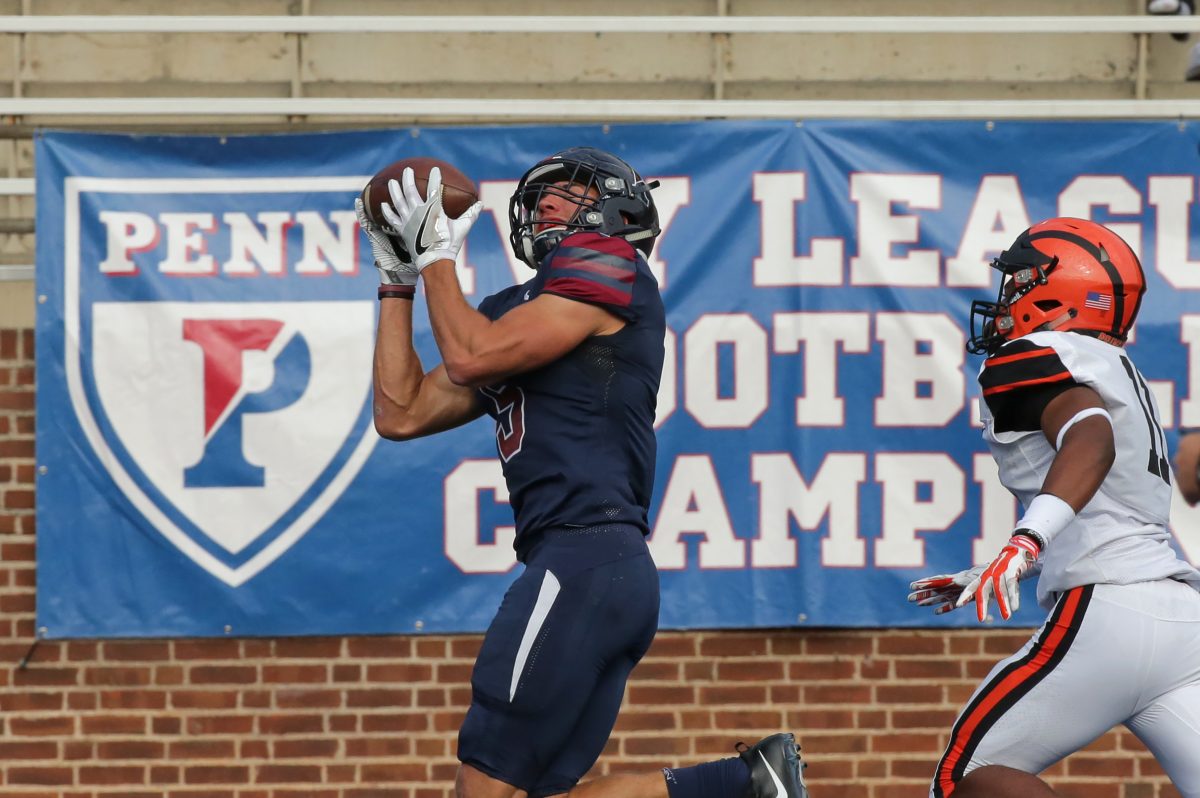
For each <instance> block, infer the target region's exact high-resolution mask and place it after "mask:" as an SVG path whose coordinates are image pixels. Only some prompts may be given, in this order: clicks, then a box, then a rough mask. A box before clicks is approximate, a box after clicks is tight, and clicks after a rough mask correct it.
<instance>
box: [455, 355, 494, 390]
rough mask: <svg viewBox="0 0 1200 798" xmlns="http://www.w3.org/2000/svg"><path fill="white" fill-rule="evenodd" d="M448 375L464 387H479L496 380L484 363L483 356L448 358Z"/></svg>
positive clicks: (456, 383)
mask: <svg viewBox="0 0 1200 798" xmlns="http://www.w3.org/2000/svg"><path fill="white" fill-rule="evenodd" d="M443 365H444V366H445V367H446V377H447V378H448V379H449V380H450V382H452V383H454V384H455V385H458V386H460V387H463V388H478V387H480V386H481V385H489V384H491V383H493V382H495V375H494V374H492V373H491V371H490V370H489V369H487V368H486V367H485V365H484V361H483V360H482V359H481V358H474V357H463V358H455V359H452V360H446V361H444V362H443Z"/></svg>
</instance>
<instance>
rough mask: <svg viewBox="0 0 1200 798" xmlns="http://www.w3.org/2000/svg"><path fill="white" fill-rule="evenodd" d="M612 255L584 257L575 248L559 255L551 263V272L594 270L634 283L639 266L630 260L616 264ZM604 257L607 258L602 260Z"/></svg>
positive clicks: (620, 280) (612, 277)
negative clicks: (611, 258)
mask: <svg viewBox="0 0 1200 798" xmlns="http://www.w3.org/2000/svg"><path fill="white" fill-rule="evenodd" d="M610 257H611V256H609V255H602V256H601V257H600V258H597V257H591V256H590V255H583V256H582V257H580V256H579V254H578V253H577V252H576V251H575V250H569V251H568V252H567V254H565V255H563V254H560V255H557V256H555V258H554V262H553V263H552V264H551V265H550V273H551V274H552V275H553V274H555V273H556V272H558V271H559V270H560V269H562V270H575V269H578V270H579V271H585V272H593V273H595V274H598V275H600V276H601V277H608V278H610V279H613V280H617V281H618V282H622V283H632V282H633V278H634V277H636V276H637V268H636V267H635V266H634V265H633V263H632V262H630V261H622V262H621V264H622V265H616V264H614V263H612V262H611V261H610V260H607V259H608V258H610ZM601 258H604V259H605V260H602V259H601Z"/></svg>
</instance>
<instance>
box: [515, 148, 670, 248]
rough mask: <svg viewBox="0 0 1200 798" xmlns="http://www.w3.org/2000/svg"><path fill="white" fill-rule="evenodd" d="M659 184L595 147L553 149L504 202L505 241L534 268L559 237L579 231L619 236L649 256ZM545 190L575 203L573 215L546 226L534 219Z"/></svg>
mask: <svg viewBox="0 0 1200 798" xmlns="http://www.w3.org/2000/svg"><path fill="white" fill-rule="evenodd" d="M562 183H569V184H573V185H574V186H575V187H576V188H575V190H574V191H570V190H567V189H566V188H563V187H562V186H560V185H556V184H562ZM658 185H659V183H658V181H657V180H653V181H651V182H649V183H647V182H646V181H644V180H642V177H641V175H639V174H638V173H637V172H636V171H634V169H633V167H632V166H630V165H629V164H627V163H625V162H624V161H622V160H621V159H620V158H618V157H617V156H615V155H612V154H610V153H607V152H605V151H604V150H598V149H596V148H595V147H571V148H570V149H567V150H563V151H562V152H559V153H555V154H554V155H551V156H550V157H549V158H546V159H545V160H542V161H540V162H538V163H537V164H535V165H534V166H533V168H532V169H530V170H529V171H528V172H526V173H525V175H524V177H522V178H521V182H520V183H518V184H517V190H516V191H514V192H513V195H512V199H511V200H509V203H508V222H509V225H510V228H509V229H510V231H511V232H510V233H509V236H508V240H509V243H511V244H512V248H513V252H515V253H516V255H517V257H518V258H520V259H521V260H523V261H525V263H527V264H529V266H531V267H533V268H534V269H536V268H537V267H538V264H540V263H541V262H542V258H544V257H546V255H548V254H550V251H551V250H552V249H554V248H555V247H556V246H558V243H559V242H560V241H562V240H563V239H564V238H566V237H567V236H569V235H571V234H572V233H577V232H579V231H581V230H594V231H596V232H599V233H604V234H605V235H609V236H614V237H616V238H623V239H625V240H626V241H628V242H629V243H631V244H633V245H634V246H635V247H637V248H638V249H639V250H641V252H642V254H643V255H649V254H650V251H651V250H652V249H653V248H654V239H655V238H657V237H658V234H659V233H660V232H662V231H661V230H660V229H659V226H658V210H657V209H656V208H655V207H654V198H653V197H651V196H650V190H651V189H653V188H657V187H658ZM580 189H582V191H580ZM547 195H551V196H556V197H560V198H564V199H567V200H569V201H570V202H571V203H572V204H574V205H576V206H577V208H576V211H575V214H574V216H573V217H572V218H570V219H567V220H563V221H562V222H557V221H556V222H554V223H553V225H551V226H549V227H547V225H546V223H545V222H544V221H540V220H539V219H538V218H537V216H538V205H539V204H540V203H541V202H542V200H543V198H545V197H546V196H547ZM539 228H544V229H539Z"/></svg>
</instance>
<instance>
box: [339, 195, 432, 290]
mask: <svg viewBox="0 0 1200 798" xmlns="http://www.w3.org/2000/svg"><path fill="white" fill-rule="evenodd" d="M354 215H355V216H357V217H358V226H359V227H361V228H362V231H363V232H364V233H366V234H367V239H368V240H369V241H370V242H371V254H372V255H373V256H374V257H375V268H376V269H378V270H379V282H381V283H383V284H384V285H416V284H417V267H416V265H415V264H414V263H413V262H412V257H410V256H409V254H408V253H407V252H405V251H404V249H403V245H402V244H401V243H400V242H399V241H398V240H396V239H394V238H391V237H389V236H388V234H387V233H385V232H383V230H381V229H380V227H379V225H377V224H375V223H374V222H372V221H371V219H370V217H368V216H367V213H366V211H365V210H364V208H363V201H362V198H356V199H355V200H354Z"/></svg>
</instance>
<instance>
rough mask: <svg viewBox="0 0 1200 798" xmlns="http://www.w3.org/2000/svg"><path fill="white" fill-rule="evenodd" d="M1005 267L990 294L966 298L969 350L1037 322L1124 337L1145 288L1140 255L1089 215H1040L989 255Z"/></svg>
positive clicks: (986, 348)
mask: <svg viewBox="0 0 1200 798" xmlns="http://www.w3.org/2000/svg"><path fill="white" fill-rule="evenodd" d="M992 268H993V269H999V270H1000V272H1001V273H1002V274H1003V275H1004V278H1003V279H1002V280H1001V282H1000V293H999V295H998V296H997V297H996V301H995V302H984V301H981V300H976V301H975V302H972V303H971V338H970V340H969V341H968V342H967V351H969V352H971V353H973V354H977V355H979V354H985V353H989V354H990V353H992V352H994V351H995V350H996V349H998V348H999V347H1001V346H1002V345H1004V343H1005V342H1007V341H1012V340H1014V339H1016V338H1020V337H1022V336H1024V335H1028V334H1029V333H1032V332H1038V331H1041V330H1060V331H1067V330H1071V331H1074V332H1081V333H1084V334H1087V335H1093V336H1095V337H1097V338H1099V339H1100V340H1102V341H1106V342H1108V343H1110V344H1114V345H1116V346H1122V345H1123V344H1124V343H1125V338H1126V336H1128V335H1129V328H1130V327H1132V326H1133V322H1134V319H1136V318H1137V314H1138V309H1139V308H1140V307H1141V304H1142V295H1143V294H1145V293H1146V275H1145V274H1144V273H1143V272H1142V264H1141V262H1140V261H1138V257H1137V255H1135V254H1134V252H1133V250H1132V249H1130V247H1129V245H1128V244H1126V243H1125V241H1124V239H1122V238H1121V237H1120V236H1119V235H1117V234H1116V233H1114V232H1113V231H1112V230H1109V229H1108V228H1107V227H1105V226H1104V225H1102V224H1097V223H1096V222H1093V221H1089V220H1087V219H1071V218H1065V217H1064V218H1058V219H1047V220H1046V221H1044V222H1038V223H1037V224H1035V225H1034V226H1033V227H1030V228H1029V229H1028V230H1026V231H1025V232H1024V233H1021V235H1019V236H1017V240H1016V241H1014V242H1013V244H1012V246H1011V247H1009V248H1008V249H1007V250H1005V251H1004V252H1003V253H1001V255H1000V257H998V258H996V259H995V260H994V261H992Z"/></svg>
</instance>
